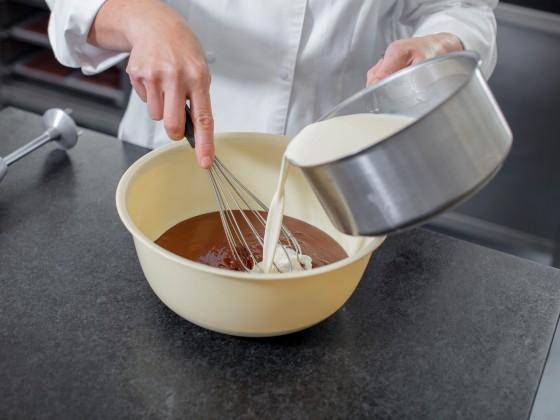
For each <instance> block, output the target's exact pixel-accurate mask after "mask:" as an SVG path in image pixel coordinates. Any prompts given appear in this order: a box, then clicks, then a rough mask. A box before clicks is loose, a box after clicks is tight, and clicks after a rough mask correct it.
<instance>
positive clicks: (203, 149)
mask: <svg viewBox="0 0 560 420" xmlns="http://www.w3.org/2000/svg"><path fill="white" fill-rule="evenodd" d="M190 100H191V113H192V120H193V125H194V136H195V141H196V156H197V159H198V164H199V165H200V166H201V167H203V168H205V169H208V168H209V167H210V166H211V165H212V162H213V161H214V119H213V117H212V106H211V104H210V93H209V92H208V90H207V89H198V90H196V91H194V92H193V93H192V94H191V95H190Z"/></svg>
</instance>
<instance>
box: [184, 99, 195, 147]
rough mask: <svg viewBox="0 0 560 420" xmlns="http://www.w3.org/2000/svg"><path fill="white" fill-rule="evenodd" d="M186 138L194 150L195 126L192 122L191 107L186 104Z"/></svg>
mask: <svg viewBox="0 0 560 420" xmlns="http://www.w3.org/2000/svg"><path fill="white" fill-rule="evenodd" d="M185 114H186V118H185V137H186V138H187V140H188V142H189V144H190V145H191V146H192V147H193V148H194V125H193V122H192V116H191V109H190V108H189V105H188V104H186V103H185Z"/></svg>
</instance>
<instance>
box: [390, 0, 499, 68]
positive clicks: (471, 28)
mask: <svg viewBox="0 0 560 420" xmlns="http://www.w3.org/2000/svg"><path fill="white" fill-rule="evenodd" d="M403 3H404V4H405V6H404V7H403V10H402V14H401V23H402V24H404V25H406V26H407V27H409V28H412V34H413V36H424V35H429V34H434V33H437V32H449V33H452V34H454V35H455V36H457V37H458V38H459V39H460V40H461V42H462V43H463V46H464V47H465V49H466V50H473V51H476V52H477V53H478V54H479V55H480V58H481V60H482V72H483V73H484V75H485V76H486V77H487V78H488V77H490V75H491V74H492V71H493V70H494V67H495V66H496V55H497V48H496V18H495V17H494V12H493V9H494V8H495V7H496V5H497V4H498V0H463V1H460V0H456V1H454V0H447V1H445V0H443V1H429V0H410V1H404V2H403Z"/></svg>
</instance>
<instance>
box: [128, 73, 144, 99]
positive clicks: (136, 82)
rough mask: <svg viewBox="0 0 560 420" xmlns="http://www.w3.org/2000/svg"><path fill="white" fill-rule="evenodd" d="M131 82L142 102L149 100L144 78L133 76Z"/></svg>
mask: <svg viewBox="0 0 560 420" xmlns="http://www.w3.org/2000/svg"><path fill="white" fill-rule="evenodd" d="M130 84H131V85H132V87H133V88H134V90H135V91H136V93H137V94H138V97H139V98H140V99H141V100H142V102H144V103H146V101H147V100H148V96H147V94H146V87H145V86H144V83H143V82H142V80H140V79H138V78H136V77H131V78H130Z"/></svg>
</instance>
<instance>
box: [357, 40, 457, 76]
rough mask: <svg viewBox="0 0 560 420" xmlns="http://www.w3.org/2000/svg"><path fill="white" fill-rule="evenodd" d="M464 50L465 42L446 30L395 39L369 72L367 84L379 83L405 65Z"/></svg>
mask: <svg viewBox="0 0 560 420" xmlns="http://www.w3.org/2000/svg"><path fill="white" fill-rule="evenodd" d="M462 50H463V44H462V43H461V41H460V40H459V38H457V37H456V36H455V35H453V34H450V33H446V32H442V33H439V34H434V35H428V36H421V37H415V38H406V39H400V40H398V41H394V42H392V43H391V44H389V46H388V47H387V49H386V50H385V54H384V55H383V57H382V58H380V59H379V61H378V62H377V63H376V64H375V65H374V66H373V67H372V68H371V69H369V71H368V72H367V82H366V85H367V86H369V85H372V84H374V83H377V82H378V81H380V80H382V79H384V78H385V77H387V76H389V75H391V74H393V73H395V72H397V71H399V70H401V69H403V68H405V67H408V66H410V65H412V64H416V63H419V62H421V61H423V60H426V59H428V58H432V57H436V56H438V55H443V54H447V53H450V52H453V51H462Z"/></svg>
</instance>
